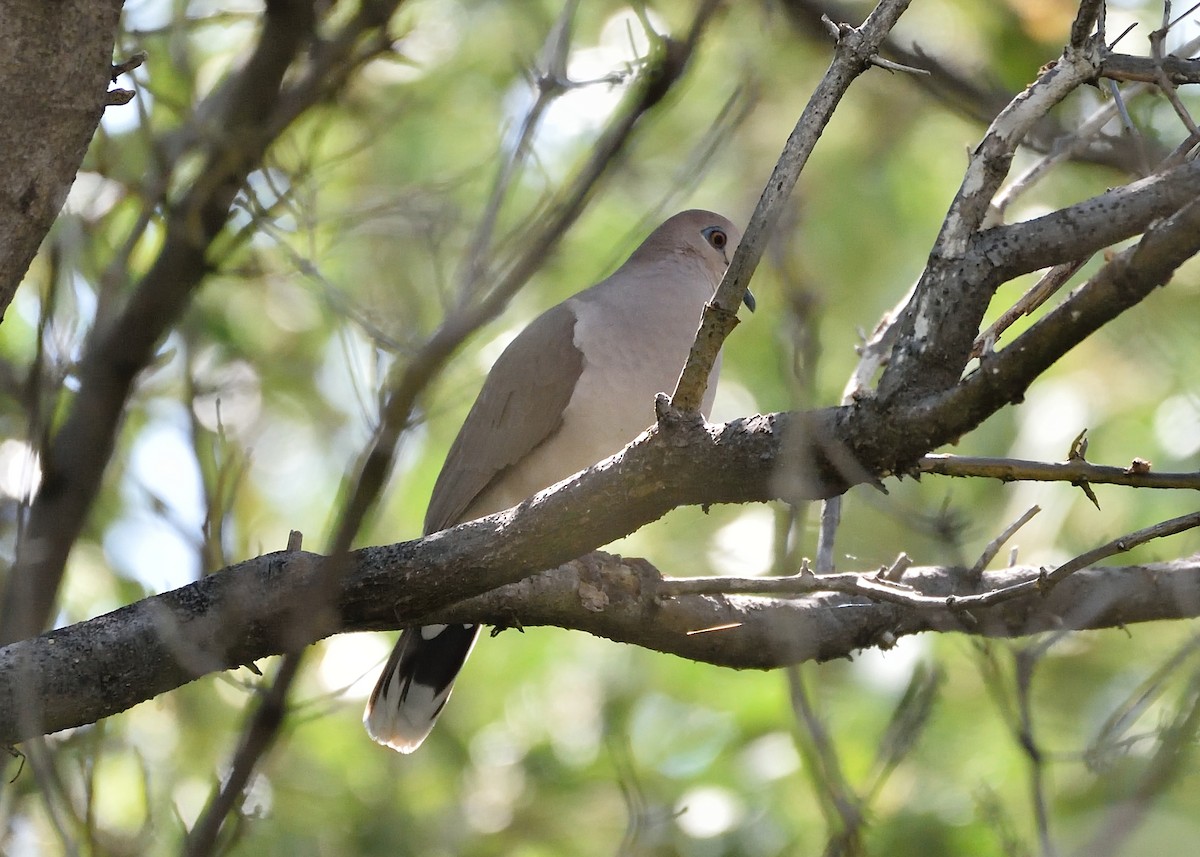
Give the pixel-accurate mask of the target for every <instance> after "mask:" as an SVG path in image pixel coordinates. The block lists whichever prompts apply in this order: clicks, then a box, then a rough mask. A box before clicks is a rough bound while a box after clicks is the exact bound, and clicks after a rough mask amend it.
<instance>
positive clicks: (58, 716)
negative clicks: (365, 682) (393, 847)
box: [0, 525, 1200, 743]
mask: <svg viewBox="0 0 1200 857" xmlns="http://www.w3.org/2000/svg"><path fill="white" fill-rule="evenodd" d="M472 526H474V525H472ZM477 535H478V534H476V533H471V532H469V531H468V530H467V529H466V528H459V529H458V530H456V531H452V532H451V533H446V534H439V535H438V536H433V537H430V538H427V539H425V540H422V541H421V542H408V543H403V544H399V545H392V546H387V547H379V548H366V549H364V550H361V551H357V552H355V553H354V554H353V556H352V558H353V570H352V573H351V574H350V575H348V576H347V577H346V578H345V579H344V586H343V589H342V603H341V610H342V618H341V624H340V627H339V628H337V629H329V630H330V632H332V631H333V630H340V631H351V630H381V629H385V628H393V627H397V626H399V625H403V624H410V623H413V622H415V621H418V620H421V621H441V622H459V621H480V620H483V621H487V622H489V623H493V624H497V625H500V626H504V625H508V624H517V623H519V624H520V625H522V626H527V627H529V626H535V625H554V626H558V627H563V628H571V629H576V630H582V631H587V632H589V633H592V634H595V635H597V636H601V637H606V638H608V639H612V640H616V641H620V642H627V643H633V644H636V645H640V646H644V647H646V648H650V649H654V650H658V651H662V652H667V653H671V654H675V655H679V656H681V657H686V658H689V659H692V660H699V661H705V662H708V663H713V664H718V665H721V666H729V667H735V668H756V669H769V668H774V667H778V666H782V665H786V664H792V663H800V662H804V661H809V660H817V661H820V660H829V659H831V658H838V657H846V656H849V655H851V654H852V653H853V652H854V651H855V650H856V649H860V648H865V647H870V646H876V645H885V646H886V645H889V644H890V642H891V641H893V640H895V639H896V638H897V637H899V636H902V635H905V634H912V633H917V632H920V631H929V630H936V631H959V632H963V633H970V634H984V635H988V636H1020V635H1026V634H1032V633H1036V632H1039V631H1046V630H1062V629H1064V628H1079V629H1087V628H1105V627H1121V626H1124V625H1127V624H1132V623H1135V622H1143V621H1152V620H1159V619H1177V618H1185V617H1192V616H1196V615H1200V563H1198V562H1197V561H1196V560H1195V559H1194V558H1193V559H1190V560H1186V561H1180V562H1176V563H1167V564H1159V565H1152V566H1145V567H1130V568H1097V569H1090V570H1084V571H1079V572H1076V573H1075V574H1074V575H1072V576H1071V577H1069V578H1067V579H1065V580H1064V581H1063V582H1062V583H1061V584H1060V585H1059V586H1057V587H1056V588H1055V589H1054V590H1053V591H1052V592H1051V593H1050V594H1049V595H1048V596H1042V595H1038V594H1032V595H1027V596H1023V597H1019V598H1014V599H1010V600H1008V601H1005V602H1003V603H1002V604H998V605H996V606H994V607H990V608H985V609H979V610H973V611H970V612H965V611H962V610H958V609H953V608H952V607H950V606H945V607H942V606H937V605H936V604H929V605H926V606H922V607H919V608H914V607H911V606H904V605H899V604H895V603H886V602H875V601H871V600H868V599H864V598H857V597H853V596H847V595H812V596H804V597H799V598H793V599H768V598H760V597H751V596H739V595H686V596H679V597H673V598H665V599H663V598H658V597H657V595H656V589H657V587H658V585H659V582H660V578H659V576H658V573H657V571H655V570H654V569H653V568H652V567H650V566H649V565H648V564H646V563H645V562H644V561H640V560H621V559H620V558H619V557H612V556H609V555H606V554H602V553H596V554H592V555H589V556H586V557H584V558H583V559H580V560H577V561H574V562H570V563H568V564H566V565H564V566H562V567H560V568H558V569H556V570H554V571H551V572H546V573H543V574H538V575H534V576H532V577H528V578H527V579H525V580H522V581H520V582H518V583H515V584H510V585H508V586H505V587H502V588H499V589H496V590H494V591H491V592H488V593H486V594H484V595H482V596H479V597H477V598H475V599H472V600H470V601H466V602H461V603H457V604H454V605H453V606H450V607H442V608H441V609H436V608H435V609H425V607H426V605H428V604H431V603H433V601H436V600H438V599H437V596H431V595H430V594H429V590H430V589H431V588H432V589H436V585H433V584H434V581H435V579H436V577H437V575H438V574H439V573H440V572H441V571H443V569H442V568H441V565H442V564H443V563H444V562H445V559H446V557H447V556H450V555H452V554H456V553H460V551H459V550H458V549H456V548H455V547H453V546H452V545H451V544H450V543H452V542H459V543H465V542H473V541H477V538H476V537H477ZM426 558H428V561H429V562H432V563H433V565H429V564H428V562H427V561H426ZM328 562H330V560H329V559H327V558H324V557H319V556H316V555H313V554H307V553H299V552H296V553H287V552H281V553H277V554H269V555H266V556H263V557H258V558H257V559H254V560H250V561H248V562H245V563H241V564H240V565H237V566H234V567H232V568H230V569H227V570H225V571H223V572H220V573H219V574H216V575H213V576H210V577H208V578H205V579H204V580H202V581H200V582H198V583H195V584H192V585H190V586H187V587H184V588H182V589H178V590H175V591H173V592H169V593H165V594H163V595H159V596H155V597H153V598H149V599H146V600H144V601H141V602H138V603H137V604H133V605H130V606H128V607H124V608H121V609H120V610H117V611H114V612H113V613H110V614H107V615H105V616H101V617H98V618H96V619H92V620H89V621H88V622H84V623H80V624H78V625H73V626H70V627H68V628H62V629H59V630H57V631H53V632H50V633H47V634H44V635H42V636H41V637H38V638H35V639H33V640H27V641H24V642H21V643H17V644H13V645H10V646H8V647H7V648H5V649H3V650H0V740H2V741H4V742H6V743H13V742H16V741H19V740H23V739H25V738H28V737H31V736H34V735H37V734H42V733H48V732H53V731H57V730H60V729H64V728H68V727H71V726H78V725H83V724H86V723H91V722H94V721H95V720H98V719H100V718H102V717H105V716H108V715H111V714H114V713H117V712H119V711H122V710H124V709H126V708H128V707H129V706H131V705H134V704H136V703H137V702H140V701H142V700H144V699H148V698H150V697H152V696H154V695H156V694H158V693H162V692H165V691H167V690H170V689H172V688H174V687H178V686H180V685H182V684H184V683H186V682H188V681H191V680H193V679H195V678H197V677H199V676H201V675H204V674H206V673H211V672H214V671H218V670H223V669H229V668H232V667H235V666H237V665H239V664H241V663H249V662H250V661H252V660H255V659H258V658H261V657H265V656H267V655H270V654H276V653H278V652H280V651H281V650H283V649H284V648H285V647H286V646H287V645H290V644H291V643H292V642H294V641H293V640H292V639H291V638H290V630H289V629H288V628H286V627H280V623H281V621H286V616H288V615H292V611H294V610H296V609H299V608H300V607H301V606H302V605H303V604H304V599H305V591H306V587H308V586H309V585H312V584H313V583H314V581H315V580H316V579H317V578H319V577H320V575H321V574H322V566H323V565H324V564H325V563H328ZM1041 571H1042V570H1041V569H1038V568H1029V567H1023V568H1012V569H1007V570H1004V571H1001V572H989V573H986V574H984V575H983V576H982V577H981V578H980V577H972V576H971V575H970V574H968V573H967V572H966V570H964V569H941V568H925V569H909V570H908V571H907V572H906V573H905V576H904V582H905V584H906V585H907V586H910V587H912V588H913V589H914V590H915V591H916V592H919V593H920V594H922V595H924V596H926V597H927V598H929V599H933V598H940V599H944V598H948V597H951V596H954V597H956V598H963V597H970V596H973V595H977V594H980V593H984V592H987V591H990V590H994V589H997V588H1008V587H1012V586H1015V585H1018V584H1020V583H1022V582H1025V581H1036V580H1037V579H1038V577H1039V575H1040V574H1041ZM510 576H511V575H510ZM873 576H874V575H871V577H873ZM421 581H424V585H423V589H425V590H426V595H425V596H424V597H422V598H409V597H405V593H406V590H407V586H406V585H407V584H415V583H418V582H421ZM442 598H443V599H445V596H444V595H443V596H442ZM389 601H395V602H396V603H402V602H403V603H402V606H400V607H398V608H397V610H396V611H395V612H392V611H391V610H389V609H388V608H387V607H386V606H385V604H386V602H389Z"/></svg>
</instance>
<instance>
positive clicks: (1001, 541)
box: [970, 506, 1042, 578]
mask: <svg viewBox="0 0 1200 857" xmlns="http://www.w3.org/2000/svg"><path fill="white" fill-rule="evenodd" d="M1040 511H1042V509H1041V507H1040V506H1030V507H1029V508H1028V509H1026V510H1025V514H1023V515H1021V517H1019V518H1017V520H1015V521H1013V522H1012V523H1011V524H1009V525H1008V526H1007V527H1005V529H1004V532H1002V533H1001V534H1000V535H998V536H996V538H994V539H992V540H991V541H990V542H988V545H987V547H985V548H984V549H983V553H981V554H980V555H979V559H977V560H976V561H975V564H974V565H973V566H971V571H970V576H971V577H974V578H979V577H980V576H981V575H982V574H983V571H984V569H986V568H987V567H988V566H989V565H990V564H991V562H992V560H993V559H995V558H996V554H998V553H1000V548H1002V547H1004V545H1005V543H1006V542H1007V541H1008V540H1009V539H1011V538H1012V537H1013V536H1014V535H1015V534H1016V532H1017V530H1019V529H1021V527H1023V526H1025V525H1026V524H1028V523H1029V522H1030V521H1031V520H1033V516H1034V515H1036V514H1037V513H1038V512H1040Z"/></svg>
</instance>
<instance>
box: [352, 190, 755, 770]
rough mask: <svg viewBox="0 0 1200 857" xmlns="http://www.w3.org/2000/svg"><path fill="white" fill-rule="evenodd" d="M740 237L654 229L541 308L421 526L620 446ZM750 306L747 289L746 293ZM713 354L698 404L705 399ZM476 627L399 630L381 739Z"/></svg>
mask: <svg viewBox="0 0 1200 857" xmlns="http://www.w3.org/2000/svg"><path fill="white" fill-rule="evenodd" d="M740 239H741V232H740V231H739V230H738V228H737V227H736V226H734V225H733V224H732V223H730V222H729V221H728V220H726V219H725V218H724V217H722V216H721V215H719V214H713V213H712V212H711V211H684V212H682V213H680V214H676V215H675V216H674V217H672V218H670V219H669V220H667V221H666V222H665V223H663V224H662V225H661V226H659V227H658V228H657V229H655V230H654V232H652V233H651V234H650V237H648V238H647V239H646V240H645V241H644V242H643V243H642V245H641V246H640V247H638V248H637V250H635V251H634V252H633V255H632V256H630V257H629V260H628V261H626V262H625V264H624V265H622V266H621V267H620V268H618V269H617V271H616V272H615V273H614V274H612V276H610V277H609V278H608V279H606V280H604V281H602V282H600V283H599V284H597V285H595V286H592V287H591V288H590V289H587V290H586V291H583V292H580V293H579V294H577V295H575V296H574V297H571V298H568V299H567V300H565V301H563V302H562V303H560V304H559V305H558V306H555V307H553V308H551V309H549V310H547V311H546V312H545V313H543V314H542V315H541V316H539V317H538V318H536V319H535V320H534V321H533V322H532V323H531V324H530V325H529V326H528V327H526V328H525V329H524V330H523V331H521V333H520V334H519V335H518V336H517V338H516V339H514V340H513V341H512V343H511V344H509V346H508V347H507V348H506V349H505V350H504V352H503V353H502V354H501V355H500V358H499V359H498V360H497V361H496V364H495V365H494V366H493V367H492V370H491V372H490V373H489V374H488V376H487V380H486V381H484V384H483V389H482V390H481V391H480V393H479V398H478V399H476V400H475V404H474V405H473V406H472V407H471V411H470V413H469V414H467V419H466V422H464V423H463V426H462V429H460V430H459V433H458V437H457V438H456V439H455V441H454V445H453V446H451V447H450V452H449V454H448V455H447V456H446V463H445V464H443V465H442V472H441V474H440V475H439V476H438V479H437V483H436V484H435V485H434V487H433V497H432V499H431V500H430V501H429V509H428V511H427V512H426V514H425V532H426V534H428V533H434V532H437V531H438V530H443V529H446V528H448V527H452V526H454V525H455V524H458V523H461V522H463V521H469V520H473V519H475V518H481V517H483V516H485V515H490V514H492V513H493V512H499V511H501V510H503V509H507V508H509V507H511V506H515V505H517V504H518V503H520V502H521V501H522V500H525V499H526V498H528V497H530V496H532V495H533V494H536V493H537V492H538V491H541V490H542V489H543V488H548V487H549V486H551V485H553V484H555V483H556V482H559V481H561V480H563V479H566V478H567V477H568V476H571V475H573V474H574V473H576V472H578V471H580V470H583V469H584V468H586V467H589V466H590V465H592V464H595V463H596V462H597V461H600V460H602V459H604V458H607V457H608V456H610V455H612V454H613V453H615V452H617V451H619V450H620V449H621V448H622V447H624V446H625V445H626V444H627V443H629V441H631V440H633V439H634V438H635V437H637V436H638V435H639V434H641V433H642V432H643V431H644V430H645V429H646V428H647V427H648V426H650V425H651V424H652V423H653V422H654V398H655V395H656V394H657V393H659V392H660V391H670V390H672V389H674V384H675V381H676V379H677V378H678V376H679V372H680V369H681V368H682V367H683V364H684V362H685V361H686V359H687V356H688V350H689V349H690V347H691V344H692V341H693V339H694V338H695V335H696V329H697V327H698V325H699V320H700V314H701V312H702V310H703V308H704V304H705V303H706V302H707V301H708V300H709V299H710V298H711V297H712V295H713V292H714V291H715V289H716V287H717V285H718V284H719V283H720V281H721V276H722V275H723V274H724V273H725V269H726V268H727V267H728V265H729V260H730V259H731V258H732V256H733V251H734V248H736V247H737V244H738V241H739V240H740ZM746 305H747V306H748V307H749V308H750V309H751V310H753V309H754V299H753V297H751V296H750V295H749V294H747V296H746ZM719 369H720V362H719V361H718V363H717V365H716V366H714V367H713V371H712V377H711V378H710V379H709V386H708V391H707V393H706V394H705V397H704V402H703V404H702V405H701V410H702V411H703V412H704V414H705V416H707V415H708V411H709V408H710V407H711V406H712V400H713V395H714V392H715V389H714V388H715V384H716V378H717V372H718V370H719ZM478 635H479V626H478V625H426V626H424V627H421V628H412V629H409V630H408V631H405V632H404V633H403V634H402V635H401V637H400V640H399V642H398V643H397V644H396V648H395V650H394V651H393V652H392V656H391V657H390V658H389V659H388V662H387V665H386V666H385V667H384V668H383V673H382V674H381V675H380V677H379V682H378V683H377V684H376V685H375V690H374V691H372V693H371V698H370V700H369V701H368V703H367V710H366V713H365V715H364V716H363V722H364V724H365V725H366V727H367V732H369V733H370V735H371V737H372V738H374V739H375V740H376V741H378V742H379V743H381V744H386V745H387V746H389V747H392V748H393V749H396V750H399V751H400V752H401V753H411V752H412V751H413V750H415V749H417V747H419V746H420V745H421V742H422V741H424V740H425V736H426V735H428V734H429V730H431V729H432V728H433V724H434V722H435V721H436V720H437V716H438V714H440V713H441V710H442V707H443V706H444V705H445V704H446V700H447V699H449V698H450V691H451V689H452V688H453V686H454V678H455V676H456V675H458V671H459V670H460V669H461V668H462V665H463V662H464V661H465V660H466V659H467V655H468V654H470V652H471V648H472V646H474V645H475V639H476V637H478Z"/></svg>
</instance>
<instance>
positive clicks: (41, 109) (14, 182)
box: [0, 0, 121, 318]
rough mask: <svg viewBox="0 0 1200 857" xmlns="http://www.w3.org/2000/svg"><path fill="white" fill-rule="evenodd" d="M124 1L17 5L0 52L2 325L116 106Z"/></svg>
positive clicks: (36, 0)
mask: <svg viewBox="0 0 1200 857" xmlns="http://www.w3.org/2000/svg"><path fill="white" fill-rule="evenodd" d="M120 14H121V3H120V2H119V0H103V2H88V0H63V2H56V3H46V2H44V0H11V2H6V3H5V4H4V14H3V18H4V30H5V33H4V40H5V50H4V52H3V53H0V79H2V80H4V81H5V82H6V83H5V86H4V87H3V88H2V89H0V116H3V121H0V152H3V153H4V156H3V158H0V318H3V317H4V312H5V310H6V309H7V308H8V304H9V302H10V301H12V298H13V294H14V293H15V292H16V290H17V286H18V285H19V284H20V282H21V279H22V278H23V277H24V276H25V271H26V270H27V269H28V268H29V263H30V262H31V261H33V257H34V254H35V253H36V252H37V248H38V246H39V245H40V244H41V243H42V239H43V238H44V237H45V235H46V233H47V232H48V231H49V230H50V226H51V225H52V224H53V223H54V219H55V218H56V217H57V216H58V212H59V209H60V208H62V204H63V201H64V200H65V199H66V198H67V191H68V190H69V189H70V187H71V183H72V182H74V181H75V173H76V172H77V171H78V169H79V165H80V163H82V161H83V156H84V154H85V153H86V152H87V147H88V142H89V141H90V140H91V139H92V135H93V134H94V133H95V132H96V126H97V125H98V124H99V122H100V116H101V114H103V112H104V108H105V107H106V106H107V105H108V104H109V100H108V97H107V90H108V85H109V83H110V81H111V79H112V76H113V69H112V52H113V42H114V40H115V39H116V33H117V21H118V19H119V18H120Z"/></svg>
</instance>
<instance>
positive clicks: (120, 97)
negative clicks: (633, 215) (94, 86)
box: [104, 89, 137, 107]
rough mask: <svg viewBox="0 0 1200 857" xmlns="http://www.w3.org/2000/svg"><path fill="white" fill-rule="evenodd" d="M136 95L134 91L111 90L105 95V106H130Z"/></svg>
mask: <svg viewBox="0 0 1200 857" xmlns="http://www.w3.org/2000/svg"><path fill="white" fill-rule="evenodd" d="M136 94H137V93H135V92H134V91H133V90H132V89H110V90H108V91H107V92H105V93H104V106H105V107H119V106H120V105H122V104H128V103H129V102H130V101H133V96H134V95H136Z"/></svg>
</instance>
